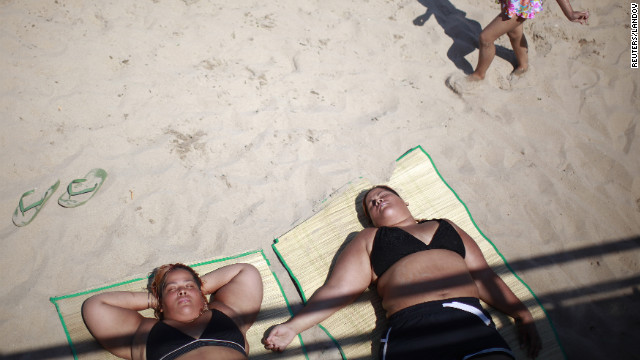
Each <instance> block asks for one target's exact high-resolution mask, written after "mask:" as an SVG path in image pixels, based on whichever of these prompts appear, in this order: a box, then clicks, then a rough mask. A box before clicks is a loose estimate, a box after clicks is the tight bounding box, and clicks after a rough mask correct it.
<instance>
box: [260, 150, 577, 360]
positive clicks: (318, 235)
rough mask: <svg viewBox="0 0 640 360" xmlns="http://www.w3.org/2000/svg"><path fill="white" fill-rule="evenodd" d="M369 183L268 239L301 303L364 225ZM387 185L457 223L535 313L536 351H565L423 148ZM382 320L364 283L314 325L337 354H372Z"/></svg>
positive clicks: (499, 317) (507, 327)
mask: <svg viewBox="0 0 640 360" xmlns="http://www.w3.org/2000/svg"><path fill="white" fill-rule="evenodd" d="M373 185H374V184H371V183H369V182H368V181H367V180H365V179H360V180H358V181H355V182H352V183H349V184H347V185H346V186H344V187H343V188H341V189H339V190H338V191H336V193H334V194H333V195H331V196H330V197H329V199H327V201H326V204H325V206H324V208H323V209H322V210H320V211H319V212H317V213H316V214H315V215H313V216H312V217H311V218H309V219H307V220H305V221H304V222H303V223H301V224H300V225H298V226H296V227H295V228H294V229H292V230H290V231H289V232H287V233H286V234H285V235H283V236H282V237H280V238H278V239H276V240H275V241H274V244H273V245H272V248H273V249H274V251H275V252H276V254H277V256H278V257H279V258H280V261H281V262H282V263H283V264H284V266H285V267H286V268H287V271H288V272H289V275H290V276H291V278H292V279H293V281H294V282H295V283H296V286H297V287H298V289H299V292H300V294H301V296H302V300H303V301H304V302H306V301H307V299H308V298H309V297H310V296H311V295H312V294H313V293H314V292H315V291H316V290H317V289H318V288H319V287H320V286H322V285H323V284H324V282H325V280H326V278H327V275H328V273H329V271H330V269H331V266H332V264H333V262H334V261H335V260H336V258H337V254H338V253H339V251H340V250H341V249H342V248H343V247H344V245H345V244H346V243H348V242H349V241H350V240H351V239H353V237H354V236H355V235H356V234H357V232H359V231H360V230H362V229H363V225H362V223H363V222H364V221H363V219H362V217H363V216H364V215H363V214H362V211H361V209H360V207H361V206H360V203H361V196H362V195H363V191H364V190H367V189H369V188H370V187H372V186H373ZM388 185H389V186H391V187H393V188H394V189H396V190H397V191H398V192H399V193H400V194H401V195H402V197H403V199H404V200H405V201H408V202H409V204H410V209H411V212H412V214H413V215H414V217H416V218H427V219H429V218H446V219H449V220H452V221H453V222H455V223H456V224H457V225H458V226H460V227H461V228H462V229H464V230H465V231H466V232H467V233H468V234H469V235H470V236H471V237H472V238H473V239H474V240H475V241H476V242H477V243H478V245H479V246H480V249H481V250H482V252H483V254H484V256H485V258H486V259H487V262H488V263H489V265H490V266H491V267H492V268H493V269H494V271H495V272H496V273H497V274H498V275H499V276H500V277H501V278H502V279H503V280H504V281H505V283H506V284H507V285H509V287H510V288H511V290H512V291H513V292H514V293H515V294H516V296H518V298H520V300H521V301H522V302H523V303H524V304H525V305H526V306H527V307H528V308H529V310H530V311H531V313H532V314H533V317H534V318H535V319H536V326H537V328H538V331H539V333H540V336H541V338H542V341H543V349H542V351H541V353H540V355H539V357H538V358H539V359H545V360H546V359H565V358H566V356H565V354H564V350H563V349H562V347H561V345H560V343H559V340H558V337H557V334H556V332H555V329H554V328H553V325H552V324H551V321H550V320H549V319H548V317H547V315H546V312H545V310H544V309H543V308H542V306H541V304H540V303H539V301H538V300H537V298H536V296H535V294H534V293H533V292H532V291H531V289H530V288H529V286H528V285H527V284H525V283H524V282H523V281H522V279H520V278H519V277H518V276H517V275H516V274H515V273H514V272H513V270H512V269H511V268H510V267H509V265H508V264H507V262H506V260H505V259H504V257H502V255H501V254H500V253H499V252H498V250H497V248H496V247H495V245H493V243H492V242H491V241H490V240H489V239H488V238H487V237H486V236H484V234H483V233H482V232H481V231H480V229H478V226H477V225H476V223H475V222H474V221H473V218H472V217H471V214H470V213H469V210H468V209H467V207H466V205H465V204H464V203H463V202H462V200H460V198H459V197H458V195H457V194H456V193H455V192H454V191H453V189H451V187H449V185H448V184H447V183H446V182H445V181H444V179H443V178H442V177H441V176H440V173H438V170H437V169H436V168H435V165H434V164H433V161H432V160H431V157H430V156H429V155H428V154H427V153H426V152H425V151H424V150H423V149H422V147H420V146H418V147H416V148H413V149H411V150H409V151H408V152H407V153H405V154H404V155H402V156H401V157H400V158H399V159H398V160H397V161H396V169H395V170H394V172H393V175H392V176H391V179H390V181H389V183H388ZM483 306H484V307H485V309H487V310H488V311H489V312H490V313H491V316H492V317H493V320H494V322H495V323H496V325H497V327H498V330H499V331H500V333H501V334H502V336H503V337H504V338H505V339H506V340H507V342H508V343H509V345H510V346H511V348H512V349H513V351H514V353H515V355H516V358H517V359H526V358H527V357H526V354H525V353H524V352H523V351H522V350H520V346H519V344H518V340H517V333H516V328H515V325H514V324H513V323H512V321H511V318H509V317H508V316H506V315H504V314H502V313H500V312H498V311H496V310H494V309H492V308H490V307H489V306H488V305H487V304H484V303H483ZM385 323H386V319H385V316H384V310H383V309H382V308H381V306H380V299H379V297H378V296H377V294H375V292H373V291H371V290H369V289H368V290H366V291H365V292H364V293H363V294H362V295H361V296H360V297H359V298H358V299H357V300H356V301H355V302H354V303H353V304H352V305H349V306H347V307H345V308H344V309H342V310H340V311H338V312H337V313H336V314H334V315H332V316H331V317H329V318H328V319H327V320H325V321H323V322H322V323H321V324H320V326H321V328H322V329H323V330H324V331H325V332H326V333H327V334H328V335H329V336H330V337H331V338H332V339H333V340H334V342H336V344H337V345H338V347H339V349H340V351H341V353H342V356H343V358H344V359H375V358H377V353H378V344H379V339H380V335H381V332H382V331H383V329H384V326H385ZM285 354H286V352H285Z"/></svg>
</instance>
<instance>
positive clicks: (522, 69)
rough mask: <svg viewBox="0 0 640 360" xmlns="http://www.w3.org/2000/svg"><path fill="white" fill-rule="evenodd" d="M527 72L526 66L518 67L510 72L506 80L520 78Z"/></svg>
mask: <svg viewBox="0 0 640 360" xmlns="http://www.w3.org/2000/svg"><path fill="white" fill-rule="evenodd" d="M527 71H529V67H528V66H518V67H517V68H516V69H515V70H513V71H512V72H511V74H510V75H509V77H508V79H509V80H511V79H512V78H514V77H520V76H522V75H524V74H525V73H526V72H527Z"/></svg>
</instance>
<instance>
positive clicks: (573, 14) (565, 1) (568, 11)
mask: <svg viewBox="0 0 640 360" xmlns="http://www.w3.org/2000/svg"><path fill="white" fill-rule="evenodd" d="M556 1H557V2H558V5H560V8H561V9H562V12H563V13H564V15H565V16H566V17H567V19H569V21H572V22H579V23H580V24H583V25H584V24H586V23H587V19H588V18H589V12H588V11H574V10H573V8H572V7H571V4H570V3H569V0H556Z"/></svg>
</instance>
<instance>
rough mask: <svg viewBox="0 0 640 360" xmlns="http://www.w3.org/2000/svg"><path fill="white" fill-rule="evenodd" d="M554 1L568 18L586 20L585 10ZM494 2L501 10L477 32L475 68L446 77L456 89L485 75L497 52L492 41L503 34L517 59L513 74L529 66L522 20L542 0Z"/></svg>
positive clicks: (532, 13) (561, 0)
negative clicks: (461, 73) (466, 74)
mask: <svg viewBox="0 0 640 360" xmlns="http://www.w3.org/2000/svg"><path fill="white" fill-rule="evenodd" d="M556 1H557V2H558V5H560V8H561V9H562V12H563V13H564V15H565V16H566V17H567V19H569V21H572V22H579V23H580V24H586V22H587V19H588V18H589V12H588V11H574V10H573V8H572V7H571V4H570V3H569V0H556ZM496 3H500V8H501V10H500V14H498V16H496V17H495V18H494V19H493V20H492V21H491V22H490V23H489V25H487V27H486V28H484V30H482V32H481V33H480V38H479V43H480V44H479V47H480V54H479V56H478V65H477V66H476V70H475V71H474V72H473V73H472V74H471V75H469V76H467V77H464V78H462V77H459V78H457V79H455V78H453V77H450V78H449V79H447V85H448V86H449V87H450V88H451V89H452V90H453V91H455V92H456V93H461V92H464V90H465V88H468V87H472V86H473V85H474V83H476V82H478V81H481V80H483V79H484V77H485V75H486V73H487V69H489V65H491V62H492V61H493V58H494V57H495V55H496V47H495V45H494V44H493V43H494V41H496V40H497V39H498V38H499V37H500V36H502V35H504V34H507V35H508V36H509V41H510V42H511V47H512V48H513V52H514V53H515V55H516V60H517V61H518V67H517V68H516V69H515V70H514V71H513V73H512V75H516V76H520V75H522V74H524V73H525V72H526V71H527V70H528V68H529V56H528V51H529V48H528V45H527V38H526V37H525V36H524V33H523V28H522V24H523V23H524V21H525V20H527V19H533V18H534V17H535V16H536V14H537V13H539V12H540V11H542V0H496Z"/></svg>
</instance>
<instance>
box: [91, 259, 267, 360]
mask: <svg viewBox="0 0 640 360" xmlns="http://www.w3.org/2000/svg"><path fill="white" fill-rule="evenodd" d="M148 290H149V291H148V292H127V291H119V292H105V293H101V294H97V295H94V296H92V297H90V298H89V299H87V300H86V301H85V302H84V304H83V305H82V317H83V319H84V322H85V324H86V325H87V328H88V329H89V331H90V332H91V334H92V335H93V336H94V337H95V338H96V340H97V341H98V342H99V343H100V344H101V345H102V346H103V347H104V348H105V349H107V350H108V351H109V352H111V353H112V354H114V355H116V356H118V357H121V358H124V359H147V360H159V359H163V360H171V359H176V358H178V357H180V359H237V360H240V359H248V357H247V356H248V354H249V349H248V344H247V341H246V339H245V334H246V332H247V330H248V329H249V327H251V325H252V324H253V322H254V321H255V319H256V317H257V315H258V312H259V311H260V304H261V303H262V278H261V277H260V273H259V272H258V270H257V269H256V268H255V267H253V266H252V265H249V264H234V265H229V266H225V267H222V268H220V269H217V270H214V271H212V272H210V273H207V274H206V275H204V276H202V277H199V276H198V274H197V273H196V272H195V271H194V270H193V269H192V268H190V267H189V266H186V265H183V264H168V265H163V266H160V267H158V268H156V269H155V270H154V272H153V273H152V276H151V277H150V283H149V288H148ZM214 293H215V296H211V300H210V301H208V300H207V298H206V295H209V294H214ZM148 308H152V309H154V312H155V315H156V318H155V319H152V318H145V317H143V316H141V315H140V314H139V312H138V311H141V310H144V309H148Z"/></svg>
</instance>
